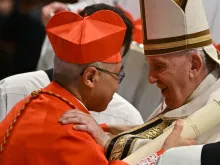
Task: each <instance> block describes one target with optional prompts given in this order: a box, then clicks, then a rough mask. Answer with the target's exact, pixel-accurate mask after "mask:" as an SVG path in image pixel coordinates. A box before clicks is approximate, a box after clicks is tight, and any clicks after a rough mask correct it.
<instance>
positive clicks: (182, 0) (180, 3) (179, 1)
mask: <svg viewBox="0 0 220 165" xmlns="http://www.w3.org/2000/svg"><path fill="white" fill-rule="evenodd" d="M173 1H174V2H175V3H176V4H177V5H178V6H179V7H180V8H181V9H182V10H183V11H185V9H186V4H187V2H188V0H173Z"/></svg>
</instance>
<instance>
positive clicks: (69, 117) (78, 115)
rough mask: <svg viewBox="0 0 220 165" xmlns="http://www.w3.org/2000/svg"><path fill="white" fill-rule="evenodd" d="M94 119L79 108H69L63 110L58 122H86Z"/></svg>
mask: <svg viewBox="0 0 220 165" xmlns="http://www.w3.org/2000/svg"><path fill="white" fill-rule="evenodd" d="M92 120H94V119H93V118H92V117H91V116H90V115H88V114H86V113H83V112H81V111H79V110H70V111H67V112H65V113H64V114H63V115H62V116H61V117H60V119H59V120H58V122H60V123H62V124H88V123H90V122H91V121H92Z"/></svg>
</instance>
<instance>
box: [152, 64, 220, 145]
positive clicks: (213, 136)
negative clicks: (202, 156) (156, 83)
mask: <svg viewBox="0 0 220 165" xmlns="http://www.w3.org/2000/svg"><path fill="white" fill-rule="evenodd" d="M219 77H220V71H219V68H218V69H216V70H214V71H213V72H211V73H210V74H209V75H208V76H207V77H206V78H205V79H204V80H203V82H202V83H201V84H200V85H199V87H198V88H197V89H196V90H195V91H194V92H193V94H192V95H191V96H190V97H189V99H188V100H187V102H186V104H184V105H183V106H181V107H179V108H176V109H173V110H172V111H169V112H166V113H165V114H164V117H167V118H169V117H171V118H172V117H175V118H181V117H185V116H189V115H191V114H192V113H194V112H195V111H197V110H199V109H200V108H201V107H203V106H204V105H206V104H208V103H210V102H212V101H213V100H217V101H220V79H219ZM165 109H166V105H165V103H162V104H161V105H160V106H159V107H158V108H157V109H156V110H155V111H154V113H153V114H152V115H151V117H150V118H149V119H151V118H153V117H155V116H157V115H158V114H159V113H161V112H163V110H165ZM207 117H208V116H207ZM201 122H202V119H201ZM217 141H220V125H217V126H216V127H214V128H213V129H211V130H209V131H208V132H206V133H205V134H202V135H201V136H200V137H199V138H198V139H197V143H198V144H205V143H212V142H217Z"/></svg>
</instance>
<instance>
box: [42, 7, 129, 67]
mask: <svg viewBox="0 0 220 165" xmlns="http://www.w3.org/2000/svg"><path fill="white" fill-rule="evenodd" d="M46 29H47V35H48V37H49V40H50V42H51V45H52V47H53V49H54V52H55V54H56V56H58V57H59V58H60V59H61V60H63V61H65V62H69V63H75V64H86V63H92V62H106V63H118V62H121V55H120V50H121V47H122V44H123V40H124V36H125V32H126V25H125V23H124V21H123V20H122V18H121V17H120V16H119V15H117V14H116V13H114V12H112V11H107V10H101V11H98V12H96V13H94V14H92V15H91V16H88V17H81V16H79V15H77V14H75V13H72V12H60V13H58V14H56V15H55V16H54V17H52V18H51V19H50V21H49V23H48V25H47V27H46Z"/></svg>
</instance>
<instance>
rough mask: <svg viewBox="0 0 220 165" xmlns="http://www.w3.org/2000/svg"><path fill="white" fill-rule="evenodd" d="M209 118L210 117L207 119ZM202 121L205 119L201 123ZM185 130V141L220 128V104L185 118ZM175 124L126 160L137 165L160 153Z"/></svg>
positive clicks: (209, 106) (213, 103)
mask: <svg viewBox="0 0 220 165" xmlns="http://www.w3.org/2000/svg"><path fill="white" fill-rule="evenodd" d="M207 116H209V117H208V118H207ZM201 119H204V120H203V121H202V122H201ZM183 120H184V128H183V131H182V134H181V136H182V137H183V138H184V139H196V138H199V137H200V136H203V134H206V132H207V131H209V130H211V129H213V128H214V127H219V126H220V103H219V102H217V101H213V102H211V103H209V104H207V105H205V106H204V107H202V108H201V109H199V110H197V111H196V112H194V113H193V114H191V115H189V116H188V117H187V118H184V119H183ZM174 124H175V123H173V124H172V125H171V126H170V127H168V128H167V129H166V130H164V133H163V134H161V135H160V136H158V137H157V138H155V139H154V140H153V141H151V142H149V143H148V144H146V145H144V146H140V148H138V146H137V147H136V148H133V149H136V151H135V152H134V153H133V154H131V155H129V156H128V157H127V158H125V159H124V161H126V162H127V163H129V164H130V165H136V163H138V162H139V161H140V160H141V159H143V158H144V157H146V156H150V155H152V154H154V153H155V152H157V151H159V150H160V149H161V148H162V146H163V143H164V141H165V140H166V138H167V137H168V136H169V135H170V133H171V132H172V130H173V126H174Z"/></svg>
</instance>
